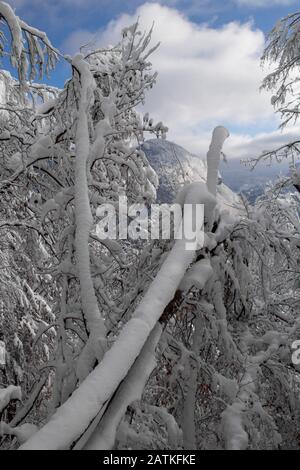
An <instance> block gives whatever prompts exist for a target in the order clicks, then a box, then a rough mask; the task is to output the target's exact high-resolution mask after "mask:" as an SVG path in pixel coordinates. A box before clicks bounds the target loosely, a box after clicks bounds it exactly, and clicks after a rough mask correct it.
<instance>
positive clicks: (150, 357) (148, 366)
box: [76, 323, 162, 450]
mask: <svg viewBox="0 0 300 470" xmlns="http://www.w3.org/2000/svg"><path fill="white" fill-rule="evenodd" d="M161 333H162V327H161V325H160V324H159V323H157V324H156V326H155V328H154V329H153V331H152V332H151V334H150V336H149V337H148V340H147V341H146V343H145V345H144V347H143V349H142V351H141V353H140V355H139V357H138V358H137V360H136V361H135V363H134V364H133V366H132V368H131V369H130V371H129V373H128V375H127V377H126V379H125V380H124V382H122V384H121V386H120V388H119V389H118V391H117V393H116V395H115V397H114V398H113V401H112V403H111V405H110V407H109V411H108V412H106V413H105V415H104V418H103V420H102V421H101V423H100V425H99V428H98V429H97V430H96V432H94V433H93V434H92V436H91V439H90V440H89V441H88V442H87V444H86V446H85V447H84V449H85V450H93V449H96V450H102V449H103V450H105V449H112V447H113V445H114V443H115V436H116V431H117V428H118V425H119V424H120V421H121V419H122V418H123V416H124V414H125V412H126V410H127V407H128V406H129V405H130V404H131V403H133V402H134V401H136V400H140V399H141V396H142V393H143V391H144V388H145V385H146V382H147V379H148V378H149V376H150V374H151V372H152V371H153V369H154V367H155V366H156V360H155V349H156V346H157V344H158V341H159V339H160V336H161ZM76 448H77V447H76Z"/></svg>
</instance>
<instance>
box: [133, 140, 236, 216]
mask: <svg viewBox="0 0 300 470" xmlns="http://www.w3.org/2000/svg"><path fill="white" fill-rule="evenodd" d="M142 150H143V151H144V153H145V154H146V156H147V158H148V160H149V163H150V165H151V166H152V167H153V168H154V170H155V171H156V173H157V175H158V177H159V188H158V191H157V199H158V202H160V203H171V202H173V201H174V198H175V196H176V195H177V193H178V191H179V190H180V188H181V187H182V186H183V185H184V184H186V183H191V182H195V181H206V160H203V159H201V158H200V157H198V156H197V155H194V154H192V153H190V152H188V151H187V150H185V149H184V148H183V147H181V146H180V145H177V144H175V143H173V142H169V141H168V140H162V139H151V140H147V141H146V142H145V143H144V144H143V145H142ZM217 192H218V195H219V202H220V204H221V206H223V207H224V208H225V207H226V208H227V209H229V208H232V207H233V206H235V205H237V204H239V202H240V200H239V197H238V196H237V194H235V193H234V192H233V191H232V190H231V189H230V188H229V187H227V186H226V185H225V184H223V182H222V178H221V176H220V177H219V182H218V189H217Z"/></svg>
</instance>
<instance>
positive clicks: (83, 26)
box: [6, 0, 300, 158]
mask: <svg viewBox="0 0 300 470" xmlns="http://www.w3.org/2000/svg"><path fill="white" fill-rule="evenodd" d="M6 1H8V3H10V4H11V5H12V6H13V7H15V8H16V12H17V14H18V15H19V16H22V17H23V18H24V19H25V20H26V21H27V22H30V23H31V24H32V25H35V26H37V27H39V28H40V29H44V30H45V31H46V32H47V33H48V35H49V37H50V39H51V40H52V42H53V44H55V45H56V46H57V47H58V48H60V49H61V50H62V52H64V53H68V54H73V53H75V52H76V51H77V50H78V49H79V47H80V46H81V45H82V44H86V43H89V42H92V43H93V44H95V45H101V46H102V45H105V46H106V45H109V44H114V43H116V42H118V40H119V38H120V31H121V29H122V28H123V27H124V26H127V25H130V24H131V23H133V22H134V21H135V20H136V18H137V17H139V18H140V23H141V27H142V28H143V29H144V28H149V27H150V26H151V24H152V22H153V21H154V22H155V28H154V34H153V43H156V42H158V41H160V42H161V46H160V48H159V49H158V50H157V51H156V52H155V54H154V55H153V56H152V63H153V67H154V69H155V70H157V71H158V73H159V76H158V81H157V85H156V87H155V88H154V89H153V90H152V91H151V93H149V95H148V99H147V102H146V108H147V111H149V112H150V114H151V115H152V116H153V117H154V118H155V119H158V120H160V121H161V120H162V121H163V122H164V124H166V125H167V126H168V127H169V129H170V132H169V136H168V138H169V139H170V140H173V141H175V142H176V143H179V144H181V145H183V146H184V147H186V148H187V149H188V150H191V151H193V152H195V153H197V154H204V153H205V152H206V149H207V145H208V142H209V138H210V134H211V130H212V129H213V127H215V126H216V125H220V124H222V125H225V126H226V127H227V128H228V129H229V131H230V134H231V138H230V139H229V140H228V142H227V143H226V153H227V155H228V157H232V158H233V157H245V156H248V155H249V156H254V155H256V154H257V153H260V152H261V151H262V150H265V149H269V148H272V147H276V146H278V145H279V144H281V143H282V142H285V141H287V140H289V139H292V138H294V136H295V135H296V134H297V132H298V131H300V128H289V129H287V130H286V131H284V133H281V132H280V131H278V129H277V128H278V124H279V118H278V116H275V115H274V111H273V108H272V106H271V104H270V95H267V94H266V93H265V92H260V91H259V87H260V84H261V81H262V78H263V76H264V75H265V74H266V73H267V71H268V69H265V70H262V68H261V65H260V56H261V53H262V51H263V48H264V41H265V35H266V33H267V32H268V31H269V30H270V29H271V28H272V26H273V25H274V24H275V22H276V21H277V20H278V19H280V18H282V17H283V16H285V15H287V14H289V13H291V12H294V11H295V10H297V2H296V1H293V0H225V1H224V0H166V1H158V0H156V1H147V2H143V1H141V0H11V1H10V0H6ZM68 74H69V70H68V68H67V66H63V65H61V66H60V67H59V69H58V70H57V72H56V73H55V74H53V77H52V78H53V83H55V84H56V85H62V84H63V82H64V80H65V79H66V78H67V77H68Z"/></svg>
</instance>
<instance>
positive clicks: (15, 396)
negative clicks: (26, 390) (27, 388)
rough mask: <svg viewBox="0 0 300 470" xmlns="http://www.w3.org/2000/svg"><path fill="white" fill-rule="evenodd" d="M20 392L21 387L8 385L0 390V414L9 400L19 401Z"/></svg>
mask: <svg viewBox="0 0 300 470" xmlns="http://www.w3.org/2000/svg"><path fill="white" fill-rule="evenodd" d="M21 398H22V392H21V387H15V385H9V386H8V387H6V388H0V413H1V412H2V410H4V408H6V407H7V405H8V404H9V402H10V400H21Z"/></svg>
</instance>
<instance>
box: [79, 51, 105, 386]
mask: <svg viewBox="0 0 300 470" xmlns="http://www.w3.org/2000/svg"><path fill="white" fill-rule="evenodd" d="M73 66H74V67H75V68H76V70H77V71H78V73H79V75H80V83H81V90H80V93H81V95H80V103H79V110H78V122H77V129H76V141H75V144H76V167H75V190H74V192H75V221H76V235H75V248H76V256H77V267H78V272H79V279H80V291H81V302H82V309H83V314H84V317H85V318H86V321H87V326H88V329H89V332H90V337H89V340H88V342H87V344H86V345H85V347H84V350H83V353H82V354H81V357H80V358H79V361H78V367H77V375H78V377H79V378H80V379H81V380H83V379H84V378H85V377H86V376H87V374H88V373H89V372H90V371H91V370H92V368H93V365H94V363H95V358H97V359H98V360H99V361H100V360H101V359H102V356H103V343H104V341H105V335H106V330H105V324H104V319H103V318H102V316H101V313H100V310H99V307H98V302H97V298H96V294H95V290H94V285H93V280H92V276H91V268H90V253H89V236H90V231H91V228H92V222H93V218H92V213H91V208H90V200H89V188H88V181H87V160H88V157H89V153H90V139H89V128H88V117H87V116H88V115H87V112H88V108H89V106H90V105H91V103H92V102H93V99H94V96H93V93H94V90H95V88H96V84H95V80H94V77H93V75H92V73H91V72H90V66H89V64H88V63H87V62H86V61H84V60H83V56H82V55H81V54H78V55H77V56H76V57H74V59H73Z"/></svg>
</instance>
